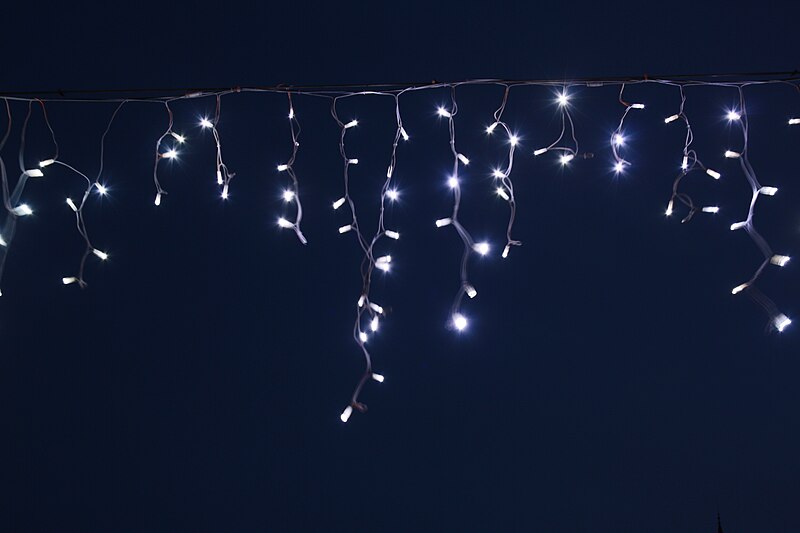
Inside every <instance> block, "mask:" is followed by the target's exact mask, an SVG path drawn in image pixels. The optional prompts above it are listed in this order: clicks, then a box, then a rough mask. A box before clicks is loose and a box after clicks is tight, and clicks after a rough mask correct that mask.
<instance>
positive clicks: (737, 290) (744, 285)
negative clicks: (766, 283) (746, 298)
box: [731, 283, 750, 294]
mask: <svg viewBox="0 0 800 533" xmlns="http://www.w3.org/2000/svg"><path fill="white" fill-rule="evenodd" d="M749 286H750V284H749V283H742V284H741V285H737V286H736V287H734V288H733V290H731V294H739V293H740V292H742V291H743V290H745V289H746V288H747V287H749Z"/></svg>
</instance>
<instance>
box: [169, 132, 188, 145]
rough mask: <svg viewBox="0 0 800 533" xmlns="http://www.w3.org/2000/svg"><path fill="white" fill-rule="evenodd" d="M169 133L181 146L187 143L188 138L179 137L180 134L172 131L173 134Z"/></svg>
mask: <svg viewBox="0 0 800 533" xmlns="http://www.w3.org/2000/svg"><path fill="white" fill-rule="evenodd" d="M169 133H170V135H172V136H173V137H174V138H175V140H176V141H178V142H179V143H180V144H183V143H185V142H186V137H184V136H183V135H178V134H177V133H175V132H174V131H171V132H169Z"/></svg>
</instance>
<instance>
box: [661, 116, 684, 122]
mask: <svg viewBox="0 0 800 533" xmlns="http://www.w3.org/2000/svg"><path fill="white" fill-rule="evenodd" d="M679 118H681V116H680V115H672V116H669V117H667V118H665V119H664V124H669V123H670V122H674V121H676V120H678V119H679Z"/></svg>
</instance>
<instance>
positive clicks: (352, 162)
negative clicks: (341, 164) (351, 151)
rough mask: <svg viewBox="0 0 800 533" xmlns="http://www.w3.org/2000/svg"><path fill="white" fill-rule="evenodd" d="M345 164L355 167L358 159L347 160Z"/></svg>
mask: <svg viewBox="0 0 800 533" xmlns="http://www.w3.org/2000/svg"><path fill="white" fill-rule="evenodd" d="M347 163H348V164H350V165H357V164H358V159H348V160H347Z"/></svg>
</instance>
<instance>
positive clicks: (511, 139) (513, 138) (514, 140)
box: [508, 135, 519, 146]
mask: <svg viewBox="0 0 800 533" xmlns="http://www.w3.org/2000/svg"><path fill="white" fill-rule="evenodd" d="M508 142H510V143H511V146H516V145H517V143H518V142H519V137H517V136H516V135H512V136H511V137H509V138H508Z"/></svg>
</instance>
